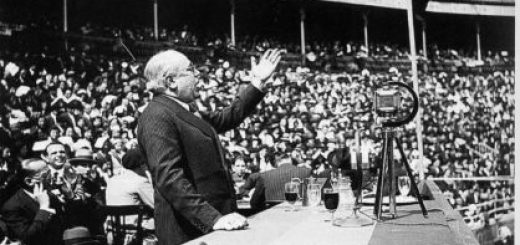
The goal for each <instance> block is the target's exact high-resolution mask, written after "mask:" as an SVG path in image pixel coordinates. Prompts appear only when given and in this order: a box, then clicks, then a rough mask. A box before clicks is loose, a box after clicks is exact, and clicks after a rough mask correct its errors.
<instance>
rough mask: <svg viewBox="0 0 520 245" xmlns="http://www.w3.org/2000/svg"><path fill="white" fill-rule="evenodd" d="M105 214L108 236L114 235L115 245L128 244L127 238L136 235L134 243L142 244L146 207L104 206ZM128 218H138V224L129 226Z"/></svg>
mask: <svg viewBox="0 0 520 245" xmlns="http://www.w3.org/2000/svg"><path fill="white" fill-rule="evenodd" d="M102 210H103V213H104V214H105V215H106V216H107V222H110V224H107V234H108V233H109V232H111V233H112V237H113V243H112V244H114V245H124V244H126V242H127V241H126V240H127V236H128V235H131V234H135V239H134V242H136V243H137V244H141V243H142V241H143V236H144V235H143V227H142V222H143V216H144V214H145V206H144V205H121V206H111V205H107V206H103V208H102ZM128 216H137V222H136V223H135V224H134V223H131V224H128V223H127V220H128V219H127V217H128Z"/></svg>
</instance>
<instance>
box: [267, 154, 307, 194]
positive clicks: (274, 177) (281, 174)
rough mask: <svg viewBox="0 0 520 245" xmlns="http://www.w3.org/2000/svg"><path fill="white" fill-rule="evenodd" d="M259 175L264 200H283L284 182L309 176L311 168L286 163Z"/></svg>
mask: <svg viewBox="0 0 520 245" xmlns="http://www.w3.org/2000/svg"><path fill="white" fill-rule="evenodd" d="M261 175H262V178H263V179H264V185H265V201H266V202H283V201H285V183H287V182H290V181H291V179H292V178H300V179H304V178H309V177H310V176H311V169H309V168H302V167H296V166H294V165H292V164H287V163H286V164H283V165H281V166H279V167H278V168H275V169H271V170H269V171H266V172H263V173H262V174H261Z"/></svg>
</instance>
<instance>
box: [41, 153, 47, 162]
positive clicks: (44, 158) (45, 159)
mask: <svg viewBox="0 0 520 245" xmlns="http://www.w3.org/2000/svg"><path fill="white" fill-rule="evenodd" d="M40 157H41V158H42V159H43V160H44V161H45V162H47V163H48V162H49V158H48V157H47V156H46V155H45V154H44V153H42V154H41V156H40Z"/></svg>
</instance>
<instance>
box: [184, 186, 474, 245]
mask: <svg viewBox="0 0 520 245" xmlns="http://www.w3.org/2000/svg"><path fill="white" fill-rule="evenodd" d="M420 189H421V192H422V193H426V194H428V195H429V196H430V197H431V198H430V199H432V200H429V201H426V202H425V204H426V206H427V208H429V209H431V212H430V215H429V218H428V219H423V216H422V214H421V213H420V211H419V210H420V208H419V206H418V205H417V204H413V205H406V206H398V208H397V210H398V218H397V219H395V220H389V221H385V222H379V223H374V224H373V225H369V226H363V227H355V228H345V227H337V226H333V225H332V224H331V222H325V221H324V220H325V219H326V218H330V213H328V212H326V211H325V208H324V207H323V206H318V207H311V208H309V207H304V208H301V209H300V210H299V211H296V212H287V211H285V210H286V209H287V205H288V204H280V205H278V206H274V207H272V208H270V209H268V210H265V211H263V212H261V213H258V214H256V215H254V216H251V217H249V218H248V221H249V228H248V229H245V230H238V231H215V232H212V233H209V234H207V235H205V236H202V237H199V238H198V239H195V240H192V241H190V242H188V243H186V244H191V245H201V244H205V245H220V244H222V245H224V244H225V245H233V244H246V245H256V244H258V245H260V244H262V245H282V244H284V245H285V244H295V245H314V244H330V245H334V244H338V245H339V244H341V245H345V244H355V245H363V244H369V245H379V244H381V245H389V244H396V245H397V244H399V245H401V244H410V245H415V244H419V242H420V244H439V245H441V244H442V245H444V244H455V245H457V244H470V245H477V244H478V242H477V240H476V239H475V237H474V236H473V233H471V231H470V230H469V228H468V227H467V226H466V225H465V223H464V221H462V218H461V217H460V215H459V214H458V213H457V212H456V211H454V210H453V209H452V208H451V206H449V204H448V203H447V202H446V200H445V199H444V198H443V196H442V193H440V191H439V190H438V188H437V186H436V185H435V184H434V183H433V182H426V183H423V184H422V185H421V186H420ZM364 209H365V211H366V213H367V214H371V210H370V209H372V207H370V206H368V207H365V208H364ZM416 216H417V217H416ZM419 216H420V218H419ZM407 222H409V223H407Z"/></svg>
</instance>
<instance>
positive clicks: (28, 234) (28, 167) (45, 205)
mask: <svg viewBox="0 0 520 245" xmlns="http://www.w3.org/2000/svg"><path fill="white" fill-rule="evenodd" d="M46 169H47V168H46V164H45V162H44V161H42V160H40V159H28V160H25V161H24V162H22V169H21V171H20V172H19V173H18V176H19V179H20V180H22V181H21V183H20V186H19V189H18V191H17V192H16V193H15V194H14V195H13V196H11V197H10V198H9V199H8V200H7V201H6V202H5V203H4V204H3V205H2V207H1V208H0V216H1V217H2V220H3V221H4V222H5V224H6V226H7V231H8V236H9V237H10V238H11V239H20V240H22V241H23V242H24V244H27V245H32V244H34V245H46V244H48V245H54V244H57V245H59V244H63V242H62V233H63V226H62V222H61V219H60V215H59V213H58V215H57V214H56V212H57V210H56V209H54V208H51V198H50V197H49V194H48V193H47V191H46V190H45V189H44V188H43V185H42V183H41V182H42V181H43V178H42V176H43V173H45V171H46ZM51 195H52V194H51Z"/></svg>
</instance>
